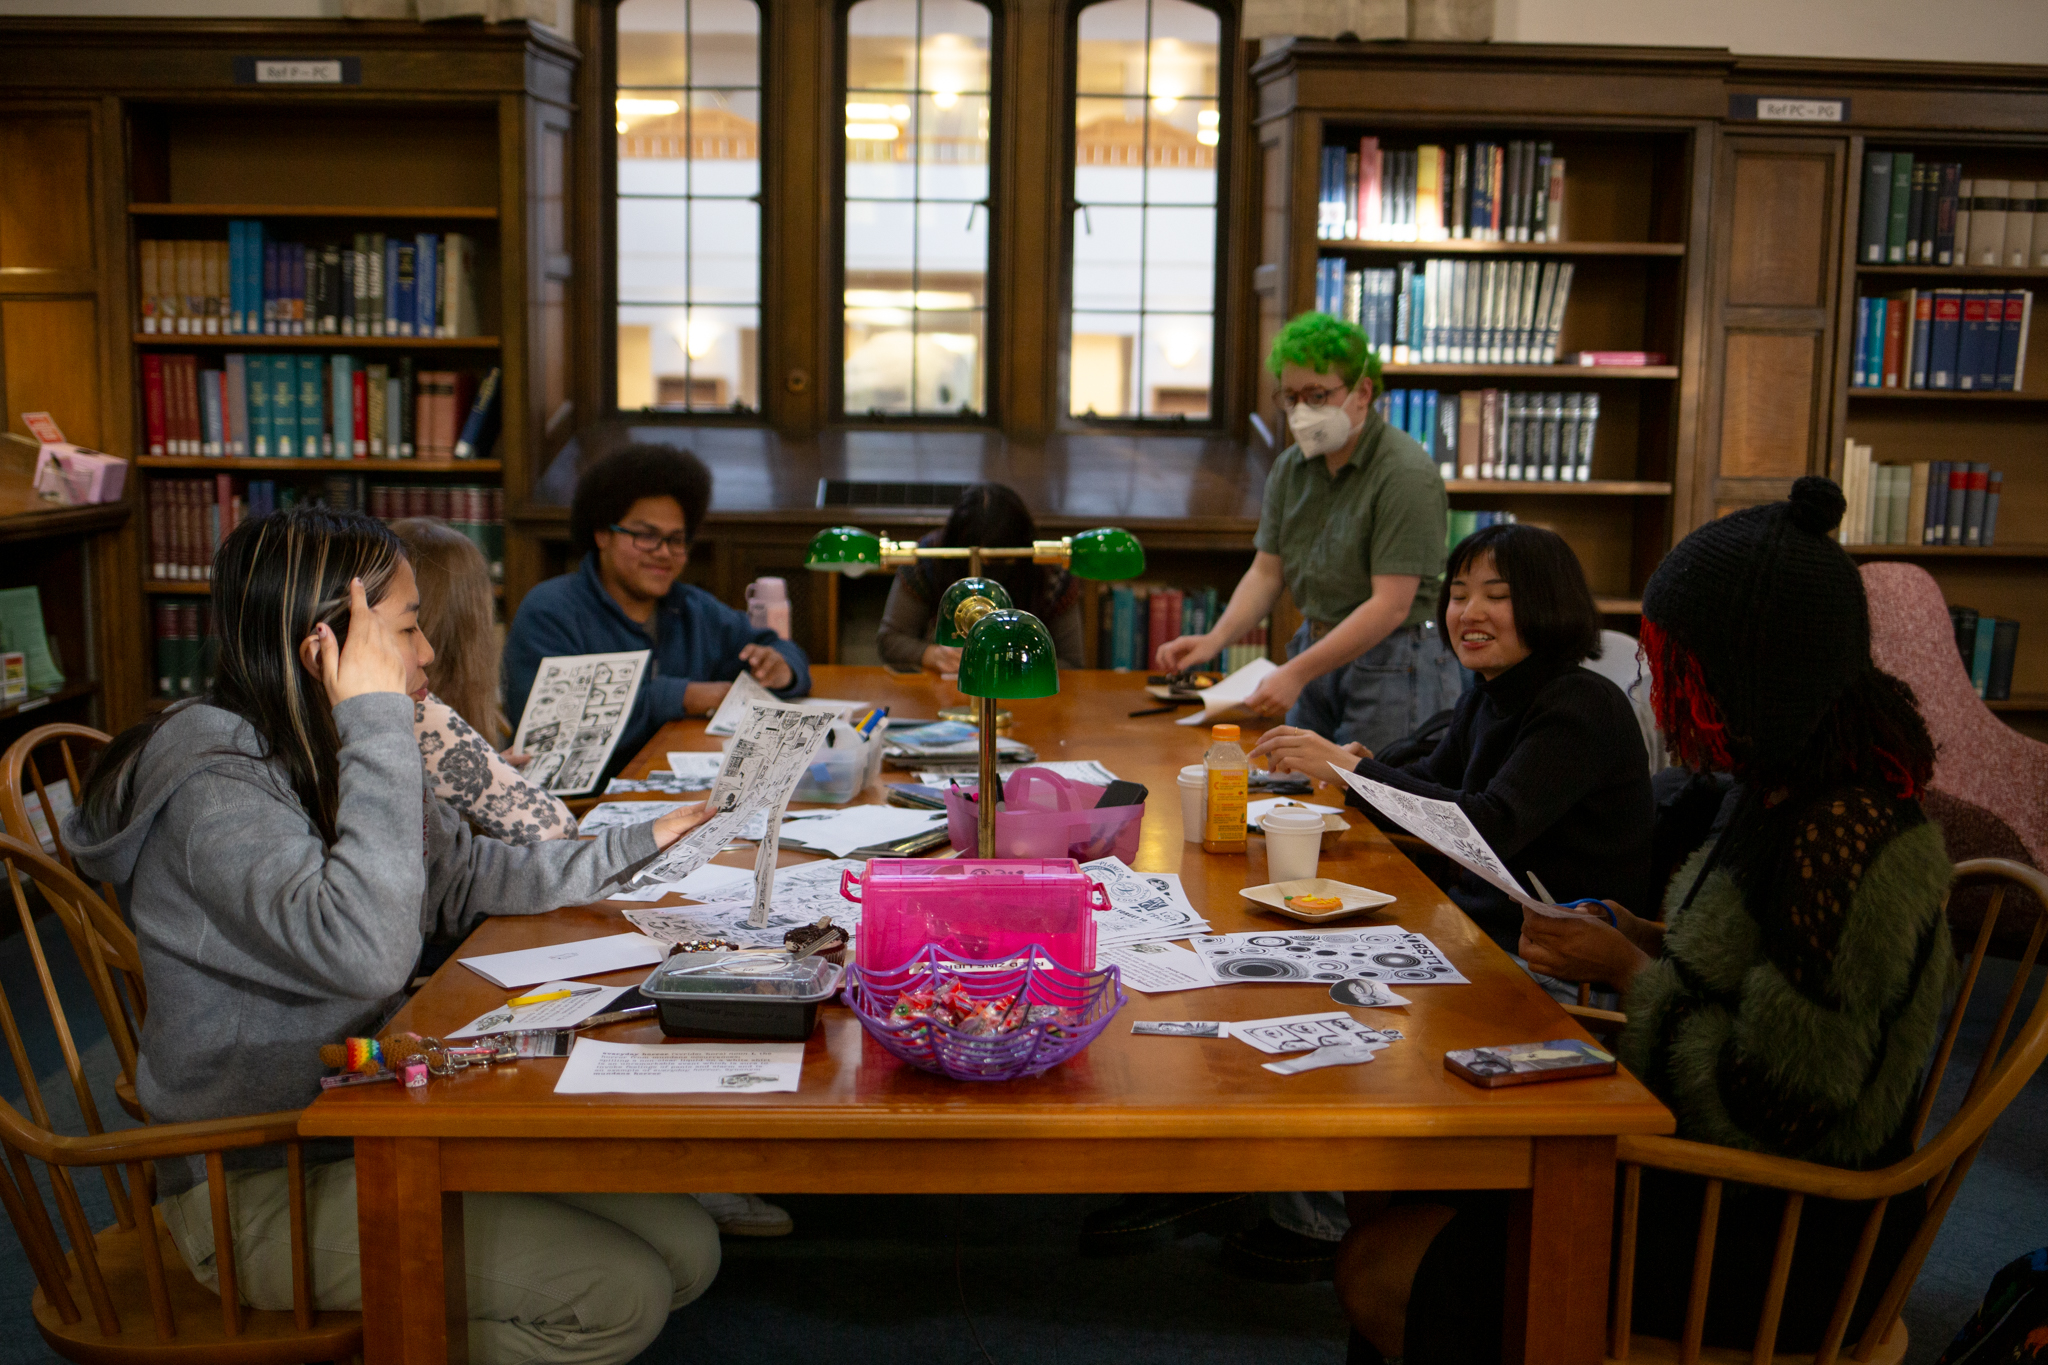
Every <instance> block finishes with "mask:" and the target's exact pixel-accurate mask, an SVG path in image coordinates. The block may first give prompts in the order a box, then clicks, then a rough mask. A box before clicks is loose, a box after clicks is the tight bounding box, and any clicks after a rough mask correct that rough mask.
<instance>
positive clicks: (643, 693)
mask: <svg viewBox="0 0 2048 1365" xmlns="http://www.w3.org/2000/svg"><path fill="white" fill-rule="evenodd" d="M710 506H711V471H710V470H708V469H706V468H705V467H704V463H703V461H701V460H699V459H698V458H697V457H696V456H695V455H693V454H691V453H690V452H689V451H687V450H679V449H677V448H675V447H674V446H665V445H629V446H627V447H625V448H624V449H622V450H619V451H617V452H616V453H614V454H611V455H608V456H606V457H605V458H604V459H602V460H600V461H598V462H597V463H596V464H594V465H592V466H591V467H590V468H589V469H587V470H586V471H584V473H583V476H582V478H581V479H579V480H578V481H577V484H576V498H575V501H574V502H572V503H571V504H570V506H569V538H570V540H571V542H572V543H574V545H575V546H576V548H577V549H578V550H580V551H582V553H583V562H582V564H581V565H579V566H578V567H577V569H576V570H575V571H574V572H573V573H566V574H563V575H562V576H561V577H559V578H551V579H549V580H548V581H547V582H545V583H542V584H541V585H540V586H539V587H537V588H535V589H534V590H533V591H532V592H529V593H528V594H527V595H526V599H525V600H524V601H523V602H521V603H520V604H519V615H518V616H517V618H515V619H514V620H513V622H512V629H511V631H510V633H508V634H507V636H506V637H505V712H506V714H507V715H508V716H511V717H514V718H515V723H516V718H517V717H518V716H519V715H520V714H522V713H523V712H524V711H525V710H526V699H527V695H528V694H529V693H530V692H532V690H533V679H534V675H535V674H536V673H537V672H539V670H540V662H541V660H542V659H547V658H552V657H554V656H557V655H564V654H612V653H619V652H622V651H626V650H635V649H651V650H652V651H654V657H653V660H652V671H651V673H650V675H649V676H648V678H647V679H646V681H645V682H644V683H642V684H641V687H640V694H639V696H638V697H636V698H635V699H634V701H633V711H632V714H631V715H630V716H628V717H627V720H626V727H625V729H624V730H623V731H621V732H620V735H619V742H618V747H617V748H616V749H614V750H613V752H612V759H611V762H610V763H609V764H607V765H606V769H605V776H606V777H611V776H613V775H614V774H616V773H617V771H618V770H619V769H620V768H622V767H624V766H625V765H626V763H627V762H628V761H630V760H631V759H632V757H633V755H634V754H635V753H637V752H639V750H640V748H641V746H643V745H645V744H646V743H647V741H648V740H650V739H652V738H653V737H654V732H655V731H656V730H658V729H660V728H661V727H662V726H663V725H665V724H667V723H668V722H669V721H672V720H680V719H682V718H683V717H684V716H703V715H709V714H710V713H711V712H713V711H715V710H717V709H718V703H719V702H721V701H723V700H724V699H725V694H726V692H727V691H729V690H730V689H731V687H732V682H733V679H735V678H737V677H739V675H740V674H741V673H742V672H747V673H751V674H752V675H753V677H754V680H755V681H756V682H758V683H760V684H761V685H762V686H763V687H765V688H767V689H768V690H769V691H770V692H773V693H774V694H775V695H776V696H778V697H801V696H804V695H806V694H808V693H809V692H810V690H811V666H810V661H809V660H808V659H806V658H805V657H804V652H803V650H802V649H800V648H798V647H797V646H796V645H795V644H794V643H792V642H791V641H788V640H785V639H783V638H782V637H781V636H779V635H777V634H776V633H775V632H774V631H772V630H756V629H755V628H754V627H753V626H752V625H751V624H749V622H748V621H747V615H746V613H745V612H742V611H735V610H734V609H733V608H731V607H728V606H726V605H725V604H724V603H722V602H720V601H719V600H718V599H717V598H715V597H713V596H712V595H711V594H710V593H708V592H705V591H704V590H703V589H702V588H695V587H691V586H690V585H689V584H687V583H683V582H680V581H678V580H679V579H680V578H681V576H682V572H683V569H684V567H685V566H686V565H687V564H688V563H689V562H690V543H691V542H692V541H693V540H695V539H696V536H697V528H698V527H700V526H701V525H703V523H704V513H705V512H706V511H707V510H708V509H709V508H710Z"/></svg>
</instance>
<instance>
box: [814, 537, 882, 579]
mask: <svg viewBox="0 0 2048 1365" xmlns="http://www.w3.org/2000/svg"><path fill="white" fill-rule="evenodd" d="M804 567H805V568H810V569H827V570H830V571H832V572H834V573H843V574H851V575H853V576H854V577H856V578H857V577H859V576H860V575H861V574H864V573H866V572H867V571H868V570H869V569H879V568H881V567H882V539H881V537H880V536H877V535H874V534H872V533H871V532H868V531H863V530H861V529H860V527H858V526H833V527H830V528H828V529H826V530H823V531H820V532H818V534H816V535H815V536H812V537H811V548H810V551H809V553H807V554H806V555H805V556H804Z"/></svg>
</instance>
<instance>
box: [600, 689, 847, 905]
mask: <svg viewBox="0 0 2048 1365" xmlns="http://www.w3.org/2000/svg"><path fill="white" fill-rule="evenodd" d="M832 720H833V716H832V713H831V712H829V711H810V710H806V709H804V708H803V707H800V706H783V705H780V704H777V703H773V702H771V703H769V704H767V705H756V706H752V707H749V708H748V709H747V712H746V714H745V715H743V716H742V717H741V718H740V721H739V733H738V734H736V735H735V736H733V741H732V748H731V749H730V750H729V751H728V752H727V754H726V757H725V766H724V767H722V768H721V769H719V772H718V781H717V782H716V783H715V784H713V786H712V788H711V794H710V795H709V796H708V797H706V798H705V800H706V801H707V802H708V803H709V804H710V807H711V811H712V814H711V817H710V818H709V819H707V820H706V821H705V822H704V823H703V824H701V825H699V826H697V827H696V828H695V829H693V830H691V831H690V832H689V833H688V834H685V835H684V836H683V837H682V838H680V839H678V840H676V841H675V842H674V843H673V844H670V845H669V846H668V848H667V849H666V850H664V851H663V852H662V853H661V854H660V855H659V856H657V857H656V858H655V859H654V861H653V862H651V863H649V864H647V866H646V867H644V868H642V869H641V870H640V875H639V876H638V877H635V878H634V879H633V880H634V884H635V885H636V886H649V885H652V884H654V883H655V882H673V881H678V880H680V879H682V878H683V877H685V876H687V875H689V874H690V873H692V872H695V871H696V870H697V869H698V868H700V867H702V866H703V865H704V864H705V863H707V862H709V861H710V860H711V858H712V856H713V855H714V854H716V853H717V852H718V851H719V850H720V849H722V848H724V847H725V845H726V841H727V840H729V839H732V838H734V837H736V836H737V835H738V834H739V832H740V831H741V830H742V829H744V828H745V827H746V824H747V822H748V819H749V817H751V816H754V815H756V814H757V813H760V812H764V811H765V812H766V813H767V816H768V821H767V828H766V830H765V832H764V835H763V837H762V839H761V844H760V850H759V852H758V853H757V854H756V855H755V858H754V912H753V914H752V915H750V916H749V917H748V921H747V922H748V923H749V924H751V925H752V926H753V927H754V928H756V929H760V928H764V927H766V925H767V923H768V899H769V895H770V893H771V891H772V890H773V888H774V873H775V855H776V852H777V850H778V847H779V844H780V840H779V837H778V836H779V832H780V829H781V825H782V813H783V811H784V810H785V809H787V808H788V806H789V797H790V793H791V792H793V791H795V790H796V784H797V779H799V778H801V777H802V776H803V774H804V768H805V766H806V765H807V764H808V763H809V762H810V760H811V755H812V754H813V753H815V752H816V751H817V748H818V745H819V743H820V742H821V741H822V740H823V738H824V735H825V731H826V730H827V729H829V728H830V727H831V724H832Z"/></svg>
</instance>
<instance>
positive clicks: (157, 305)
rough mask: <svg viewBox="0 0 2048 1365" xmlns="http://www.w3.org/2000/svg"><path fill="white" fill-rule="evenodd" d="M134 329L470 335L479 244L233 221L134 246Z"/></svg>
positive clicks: (474, 325) (454, 237) (439, 236)
mask: <svg viewBox="0 0 2048 1365" xmlns="http://www.w3.org/2000/svg"><path fill="white" fill-rule="evenodd" d="M140 245H141V271H140V273H141V276H142V290H141V293H142V299H141V309H142V317H141V329H142V331H143V333H144V334H146V335H152V336H193V335H205V336H218V335H226V336H356V337H469V336H475V335H477V334H478V332H479V331H480V330H481V329H480V326H479V323H478V318H477V307H476V242H475V240H474V239H472V238H470V237H469V236H467V235H466V234H464V233H460V232H450V233H445V234H443V233H438V232H422V233H419V234H418V235H417V236H413V237H400V236H397V235H390V236H387V235H386V234H384V233H381V232H358V233H356V234H355V237H354V239H353V241H351V242H349V243H346V244H344V243H342V242H339V241H335V242H325V243H312V244H308V243H304V242H280V241H274V240H271V239H270V238H269V237H267V236H266V234H265V232H264V227H263V224H262V223H260V222H257V221H255V220H253V219H242V218H238V219H235V220H234V221H232V222H230V223H229V224H228V239H227V240H226V241H225V242H222V241H185V240H178V241H165V240H145V241H143V242H142V243H141V244H140Z"/></svg>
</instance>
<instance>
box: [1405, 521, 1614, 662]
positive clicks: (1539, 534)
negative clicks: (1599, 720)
mask: <svg viewBox="0 0 2048 1365" xmlns="http://www.w3.org/2000/svg"><path fill="white" fill-rule="evenodd" d="M1481 555H1492V556H1493V566H1494V568H1496V569H1498V570H1499V571H1500V576H1501V577H1502V578H1505V579H1506V580H1507V581H1508V588H1509V590H1510V592H1511V593H1512V595H1513V600H1514V604H1515V633H1516V634H1517V635H1519V636H1521V637H1522V643H1523V644H1525V645H1527V646H1529V652H1530V653H1531V654H1532V655H1537V656H1540V657H1544V658H1550V659H1559V660H1564V661H1567V662H1570V663H1580V662H1582V661H1584V660H1586V659H1597V658H1599V657H1600V610H1599V608H1597V607H1595V606H1594V605H1593V594H1592V591H1591V590H1590V589H1588V588H1587V587H1586V571H1585V569H1584V568H1582V567H1581V566H1580V564H1579V557H1578V556H1577V555H1575V554H1573V553H1572V547H1571V546H1570V545H1568V544H1566V543H1565V539H1564V537H1563V536H1561V535H1559V534H1558V533H1557V532H1555V531H1547V530H1545V529H1544V528H1543V527H1541V526H1524V525H1522V524H1521V523H1520V522H1509V523H1507V524H1505V525H1497V526H1488V527H1485V528H1484V529H1482V530H1478V531H1474V532H1473V533H1472V534H1471V535H1469V536H1466V537H1465V538H1464V539H1463V540H1461V541H1459V542H1458V543H1457V545H1456V546H1454V547H1453V548H1452V550H1451V557H1450V559H1449V561H1448V562H1447V563H1446V564H1445V565H1444V590H1443V594H1442V596H1441V597H1439V598H1438V599H1437V604H1436V628H1437V631H1438V633H1439V634H1441V635H1442V636H1443V640H1444V644H1445V646H1446V647H1447V648H1450V649H1454V650H1455V649H1456V648H1457V645H1456V642H1455V641H1453V640H1452V639H1451V633H1450V627H1449V626H1448V625H1447V624H1446V617H1447V616H1448V614H1449V611H1450V606H1451V580H1452V579H1453V578H1456V577H1457V576H1458V575H1459V574H1460V573H1462V572H1464V570H1465V566H1466V565H1468V564H1470V563H1471V562H1472V561H1473V560H1475V559H1478V558H1479V557H1480V556H1481Z"/></svg>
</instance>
